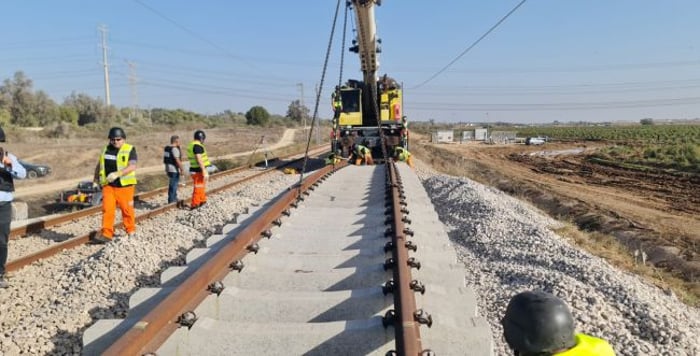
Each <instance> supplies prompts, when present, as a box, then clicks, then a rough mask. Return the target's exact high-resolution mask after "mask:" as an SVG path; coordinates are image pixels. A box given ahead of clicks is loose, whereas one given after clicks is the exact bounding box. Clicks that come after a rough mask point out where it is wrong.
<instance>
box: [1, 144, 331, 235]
mask: <svg viewBox="0 0 700 356" xmlns="http://www.w3.org/2000/svg"><path fill="white" fill-rule="evenodd" d="M322 149H323V150H325V149H327V147H325V146H324V147H323V148H322ZM314 150H315V151H314V152H318V151H319V150H321V147H320V146H317V147H316V148H315V149H314ZM299 154H301V153H293V154H290V155H286V156H282V157H278V159H279V160H283V159H288V158H291V157H294V156H296V155H299ZM259 163H261V162H257V163H256V164H259ZM282 165H283V163H282V162H280V163H279V165H276V166H273V167H272V168H269V169H273V168H278V167H280V166H282ZM250 167H251V166H247V165H246V166H241V167H236V168H233V169H229V170H225V171H222V172H217V173H214V174H212V175H211V177H210V179H218V178H221V177H224V176H227V175H231V174H234V173H239V172H242V171H245V170H247V169H249V168H250ZM167 191H168V187H160V188H156V189H153V190H150V191H147V192H142V193H138V194H136V195H135V196H134V201H143V200H145V199H149V198H151V197H153V196H156V195H159V194H163V193H165V192H167ZM101 211H102V207H101V206H93V207H89V208H86V209H82V210H78V211H75V212H71V213H67V214H63V215H60V216H56V217H52V218H48V219H44V220H38V221H34V222H31V223H29V224H27V225H24V226H19V227H16V228H14V229H12V230H11V231H10V235H9V238H10V240H16V239H18V238H20V237H22V236H25V235H28V234H32V233H37V232H40V231H42V230H45V229H47V228H49V227H51V226H56V225H59V224H63V223H65V222H68V221H72V220H76V219H80V218H84V217H86V216H91V215H95V214H98V213H100V212H101Z"/></svg>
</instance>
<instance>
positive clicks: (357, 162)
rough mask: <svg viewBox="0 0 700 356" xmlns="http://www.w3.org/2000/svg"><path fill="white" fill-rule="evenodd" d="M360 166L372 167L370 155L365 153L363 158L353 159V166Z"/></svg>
mask: <svg viewBox="0 0 700 356" xmlns="http://www.w3.org/2000/svg"><path fill="white" fill-rule="evenodd" d="M361 164H366V165H370V166H371V165H374V159H372V154H371V153H367V154H365V155H364V157H357V159H355V165H356V166H359V165H361Z"/></svg>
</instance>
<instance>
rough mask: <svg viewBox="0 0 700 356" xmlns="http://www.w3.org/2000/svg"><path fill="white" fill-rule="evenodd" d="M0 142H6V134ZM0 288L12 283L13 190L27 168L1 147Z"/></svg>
mask: <svg viewBox="0 0 700 356" xmlns="http://www.w3.org/2000/svg"><path fill="white" fill-rule="evenodd" d="M0 142H5V139H4V135H3V137H2V140H0ZM0 157H1V159H0V288H7V287H9V286H10V285H9V284H8V283H7V281H6V280H5V264H6V263H7V254H8V251H7V244H8V243H9V241H10V223H11V222H12V199H13V198H14V197H13V195H12V192H14V191H15V185H14V179H15V178H16V179H23V178H25V177H26V176H27V170H26V169H25V168H24V166H22V165H21V164H20V163H19V161H18V160H17V157H15V155H13V154H12V153H9V152H7V151H5V150H4V149H2V148H1V147H0Z"/></svg>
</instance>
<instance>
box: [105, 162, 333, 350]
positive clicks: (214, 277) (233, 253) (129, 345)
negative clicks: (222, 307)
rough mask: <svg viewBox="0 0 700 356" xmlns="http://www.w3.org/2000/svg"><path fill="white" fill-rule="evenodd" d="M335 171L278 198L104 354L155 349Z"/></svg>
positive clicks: (330, 168)
mask: <svg viewBox="0 0 700 356" xmlns="http://www.w3.org/2000/svg"><path fill="white" fill-rule="evenodd" d="M342 166H344V164H343V165H342ZM333 170H334V167H333V166H326V167H325V168H323V169H321V170H319V171H318V172H316V173H314V174H312V175H311V176H309V177H308V178H307V179H305V180H304V181H303V182H301V184H300V185H297V186H296V187H294V189H290V190H289V191H287V192H286V193H285V194H284V195H282V196H280V197H278V198H277V199H276V200H275V201H274V203H273V204H272V205H271V206H270V207H269V208H268V209H267V210H266V211H264V212H263V213H262V214H261V215H260V216H259V217H258V218H257V219H255V220H254V221H253V222H251V224H250V225H248V226H247V227H246V228H245V229H243V230H242V231H241V232H240V233H239V234H238V235H237V236H236V238H235V239H233V240H232V241H231V242H229V243H228V244H227V245H226V246H223V247H222V249H221V250H219V251H218V252H217V253H216V254H215V255H214V256H212V257H211V258H210V259H209V260H208V261H207V262H206V263H205V264H204V265H202V266H201V267H200V268H199V269H197V271H195V272H194V273H193V274H192V275H190V276H189V277H188V278H187V279H186V280H185V281H184V282H183V283H182V284H181V285H179V286H178V287H177V288H176V289H175V290H173V291H172V292H171V293H170V294H169V295H168V296H167V297H166V298H165V299H164V300H163V301H162V302H161V303H160V304H159V305H157V306H156V307H155V308H154V309H152V310H151V311H150V312H149V313H148V314H147V315H145V316H144V317H143V318H142V319H141V320H140V321H139V322H137V323H136V324H135V325H134V326H133V327H132V328H131V329H129V330H128V331H127V332H126V333H125V334H124V335H122V336H121V337H120V338H119V339H118V340H117V341H115V342H114V344H112V345H111V346H110V347H109V348H108V349H107V350H105V352H104V353H103V355H120V356H121V355H143V354H146V353H149V352H155V351H156V350H157V348H158V347H159V346H160V345H162V343H163V342H165V340H167V338H168V337H169V336H170V335H171V334H172V333H173V332H174V331H175V329H177V327H178V324H177V319H178V317H179V316H180V315H182V314H183V313H185V312H187V311H189V310H193V309H194V308H195V307H196V306H197V305H199V304H200V303H201V302H202V301H203V300H204V299H205V298H206V297H207V295H209V294H210V292H209V291H208V286H209V285H210V284H211V283H213V282H216V281H220V280H222V279H223V278H224V277H225V276H226V275H227V274H228V273H230V270H229V269H230V266H231V264H232V263H234V262H238V261H240V260H241V259H242V258H243V256H245V255H246V254H247V253H248V252H249V251H248V246H250V245H251V244H253V243H256V242H257V241H259V240H260V239H261V238H262V237H263V234H265V232H266V230H267V229H269V228H270V227H271V226H272V224H274V221H275V220H277V219H279V218H280V217H281V216H282V214H283V213H284V212H285V211H288V210H289V209H290V208H291V207H292V206H293V204H294V203H296V202H297V200H298V199H300V198H301V197H302V194H303V193H304V192H305V191H306V190H307V189H309V187H311V186H312V185H313V184H316V183H317V181H319V180H321V179H324V177H327V176H328V175H329V174H331V173H332V172H333Z"/></svg>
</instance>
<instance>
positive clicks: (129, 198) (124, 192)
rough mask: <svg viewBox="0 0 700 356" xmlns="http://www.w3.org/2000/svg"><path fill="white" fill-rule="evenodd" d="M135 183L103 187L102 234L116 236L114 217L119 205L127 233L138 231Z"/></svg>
mask: <svg viewBox="0 0 700 356" xmlns="http://www.w3.org/2000/svg"><path fill="white" fill-rule="evenodd" d="M135 191H136V186H135V185H129V186H126V187H112V186H110V185H105V186H103V187H102V236H106V237H114V217H115V215H116V210H117V206H118V207H119V210H121V212H122V223H123V224H124V230H126V233H127V234H131V233H133V232H135V231H136V214H135V213H134V192H135Z"/></svg>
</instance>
